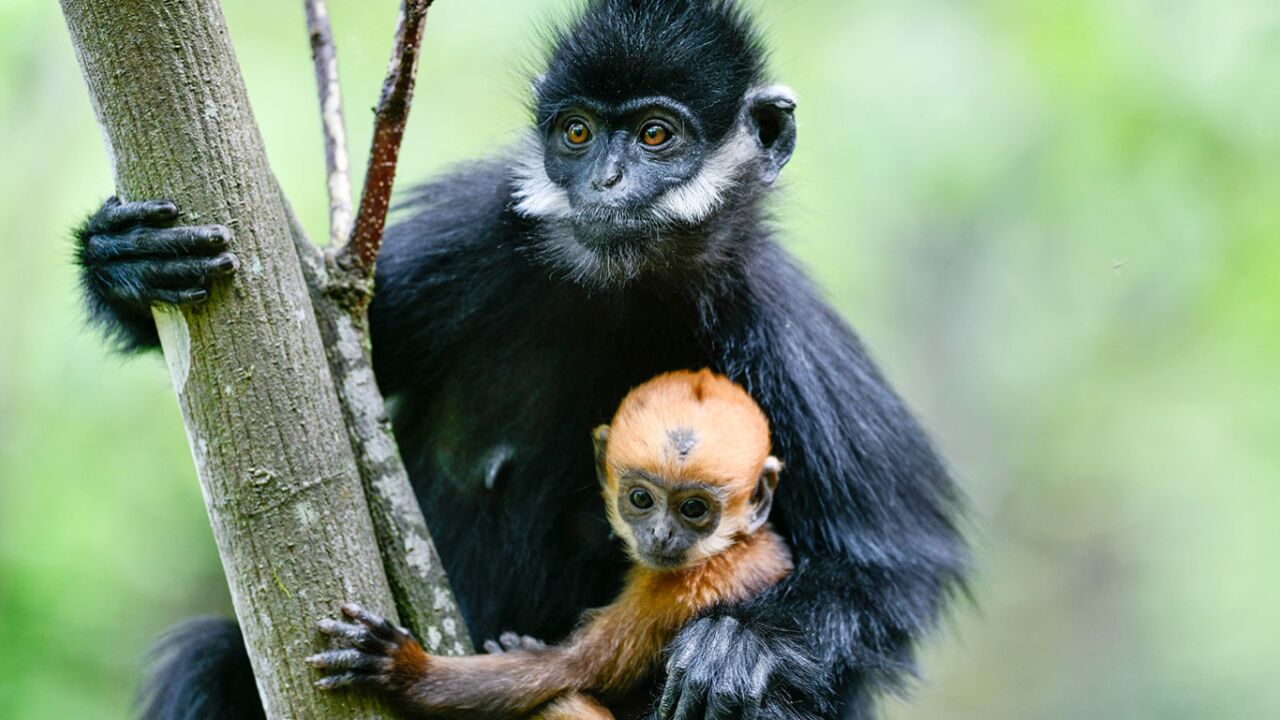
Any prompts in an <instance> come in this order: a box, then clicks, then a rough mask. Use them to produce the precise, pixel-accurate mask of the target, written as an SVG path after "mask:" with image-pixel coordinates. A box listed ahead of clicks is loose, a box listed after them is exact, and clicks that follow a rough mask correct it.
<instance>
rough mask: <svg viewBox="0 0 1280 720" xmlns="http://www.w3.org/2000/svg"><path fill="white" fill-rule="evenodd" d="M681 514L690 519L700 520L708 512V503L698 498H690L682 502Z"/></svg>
mask: <svg viewBox="0 0 1280 720" xmlns="http://www.w3.org/2000/svg"><path fill="white" fill-rule="evenodd" d="M680 514H681V515H683V516H685V517H687V518H689V519H690V520H698V519H700V518H702V517H704V516H706V514H707V503H706V501H704V500H699V499H698V498H689V499H688V500H685V501H684V502H683V503H680Z"/></svg>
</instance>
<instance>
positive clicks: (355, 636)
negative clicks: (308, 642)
mask: <svg viewBox="0 0 1280 720" xmlns="http://www.w3.org/2000/svg"><path fill="white" fill-rule="evenodd" d="M316 627H317V628H318V629H319V630H320V632H322V633H324V634H325V635H328V636H330V637H332V638H337V639H338V640H341V641H344V642H346V643H347V644H348V645H351V646H352V647H355V648H357V649H359V650H364V651H365V652H371V653H378V654H382V655H385V654H387V653H388V652H390V650H391V647H392V646H391V643H388V642H385V641H383V640H381V639H379V638H377V637H375V636H374V634H373V633H371V632H369V630H368V629H367V628H365V627H364V626H362V625H352V624H350V623H344V622H338V621H337V620H330V619H329V618H325V619H324V620H321V621H320V622H319V623H318V624H317V625H316Z"/></svg>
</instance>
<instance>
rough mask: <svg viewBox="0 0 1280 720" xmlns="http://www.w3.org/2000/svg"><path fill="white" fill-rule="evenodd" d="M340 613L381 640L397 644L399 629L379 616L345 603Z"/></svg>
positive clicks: (355, 605)
mask: <svg viewBox="0 0 1280 720" xmlns="http://www.w3.org/2000/svg"><path fill="white" fill-rule="evenodd" d="M342 612H343V613H344V614H346V616H347V617H349V618H351V619H352V620H355V621H356V622H358V623H360V624H361V625H364V626H365V627H367V628H369V630H371V631H372V632H373V634H374V635H376V636H377V637H379V638H380V639H382V640H387V641H389V642H399V640H400V639H401V637H400V628H398V627H396V626H395V625H394V624H392V623H391V622H390V621H389V620H387V619H386V618H384V617H382V616H381V615H375V614H373V613H371V612H369V611H368V610H365V609H364V608H362V607H360V606H359V605H357V604H355V603H347V604H346V605H343V606H342Z"/></svg>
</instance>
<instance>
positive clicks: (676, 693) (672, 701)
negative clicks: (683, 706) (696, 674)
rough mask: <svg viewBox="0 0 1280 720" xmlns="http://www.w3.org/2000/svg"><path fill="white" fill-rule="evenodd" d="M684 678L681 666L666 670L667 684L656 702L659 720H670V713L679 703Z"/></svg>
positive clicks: (683, 670)
mask: <svg viewBox="0 0 1280 720" xmlns="http://www.w3.org/2000/svg"><path fill="white" fill-rule="evenodd" d="M684 676H685V669H684V668H683V667H682V666H679V665H677V666H675V667H673V668H669V669H668V671H667V684H666V686H665V687H663V688H662V699H661V700H659V701H658V719H659V720H671V716H672V713H674V712H675V709H676V707H677V705H679V703H680V695H681V691H682V690H683V689H684Z"/></svg>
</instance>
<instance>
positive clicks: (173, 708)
mask: <svg viewBox="0 0 1280 720" xmlns="http://www.w3.org/2000/svg"><path fill="white" fill-rule="evenodd" d="M151 656H152V660H153V661H154V663H155V665H154V667H153V668H152V670H151V674H150V676H149V677H148V678H147V680H146V681H145V682H144V683H143V685H142V691H141V692H140V693H139V698H138V710H139V714H140V716H141V718H142V720H210V719H211V718H235V720H259V719H260V718H264V717H265V715H264V714H263V712H262V701H261V700H259V699H258V687H257V685H255V684H254V680H253V669H252V668H251V667H249V655H248V653H246V652H245V649H244V639H243V638H242V637H241V636H240V628H239V627H237V626H236V624H235V623H233V622H231V621H230V620H224V619H222V618H207V617H206V618H196V619H194V620H188V621H187V622H185V623H183V624H182V625H179V626H178V627H175V628H173V629H172V630H170V631H169V632H167V633H165V635H164V637H162V638H161V639H160V640H159V642H157V643H156V645H155V647H154V648H153V649H152V651H151Z"/></svg>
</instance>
